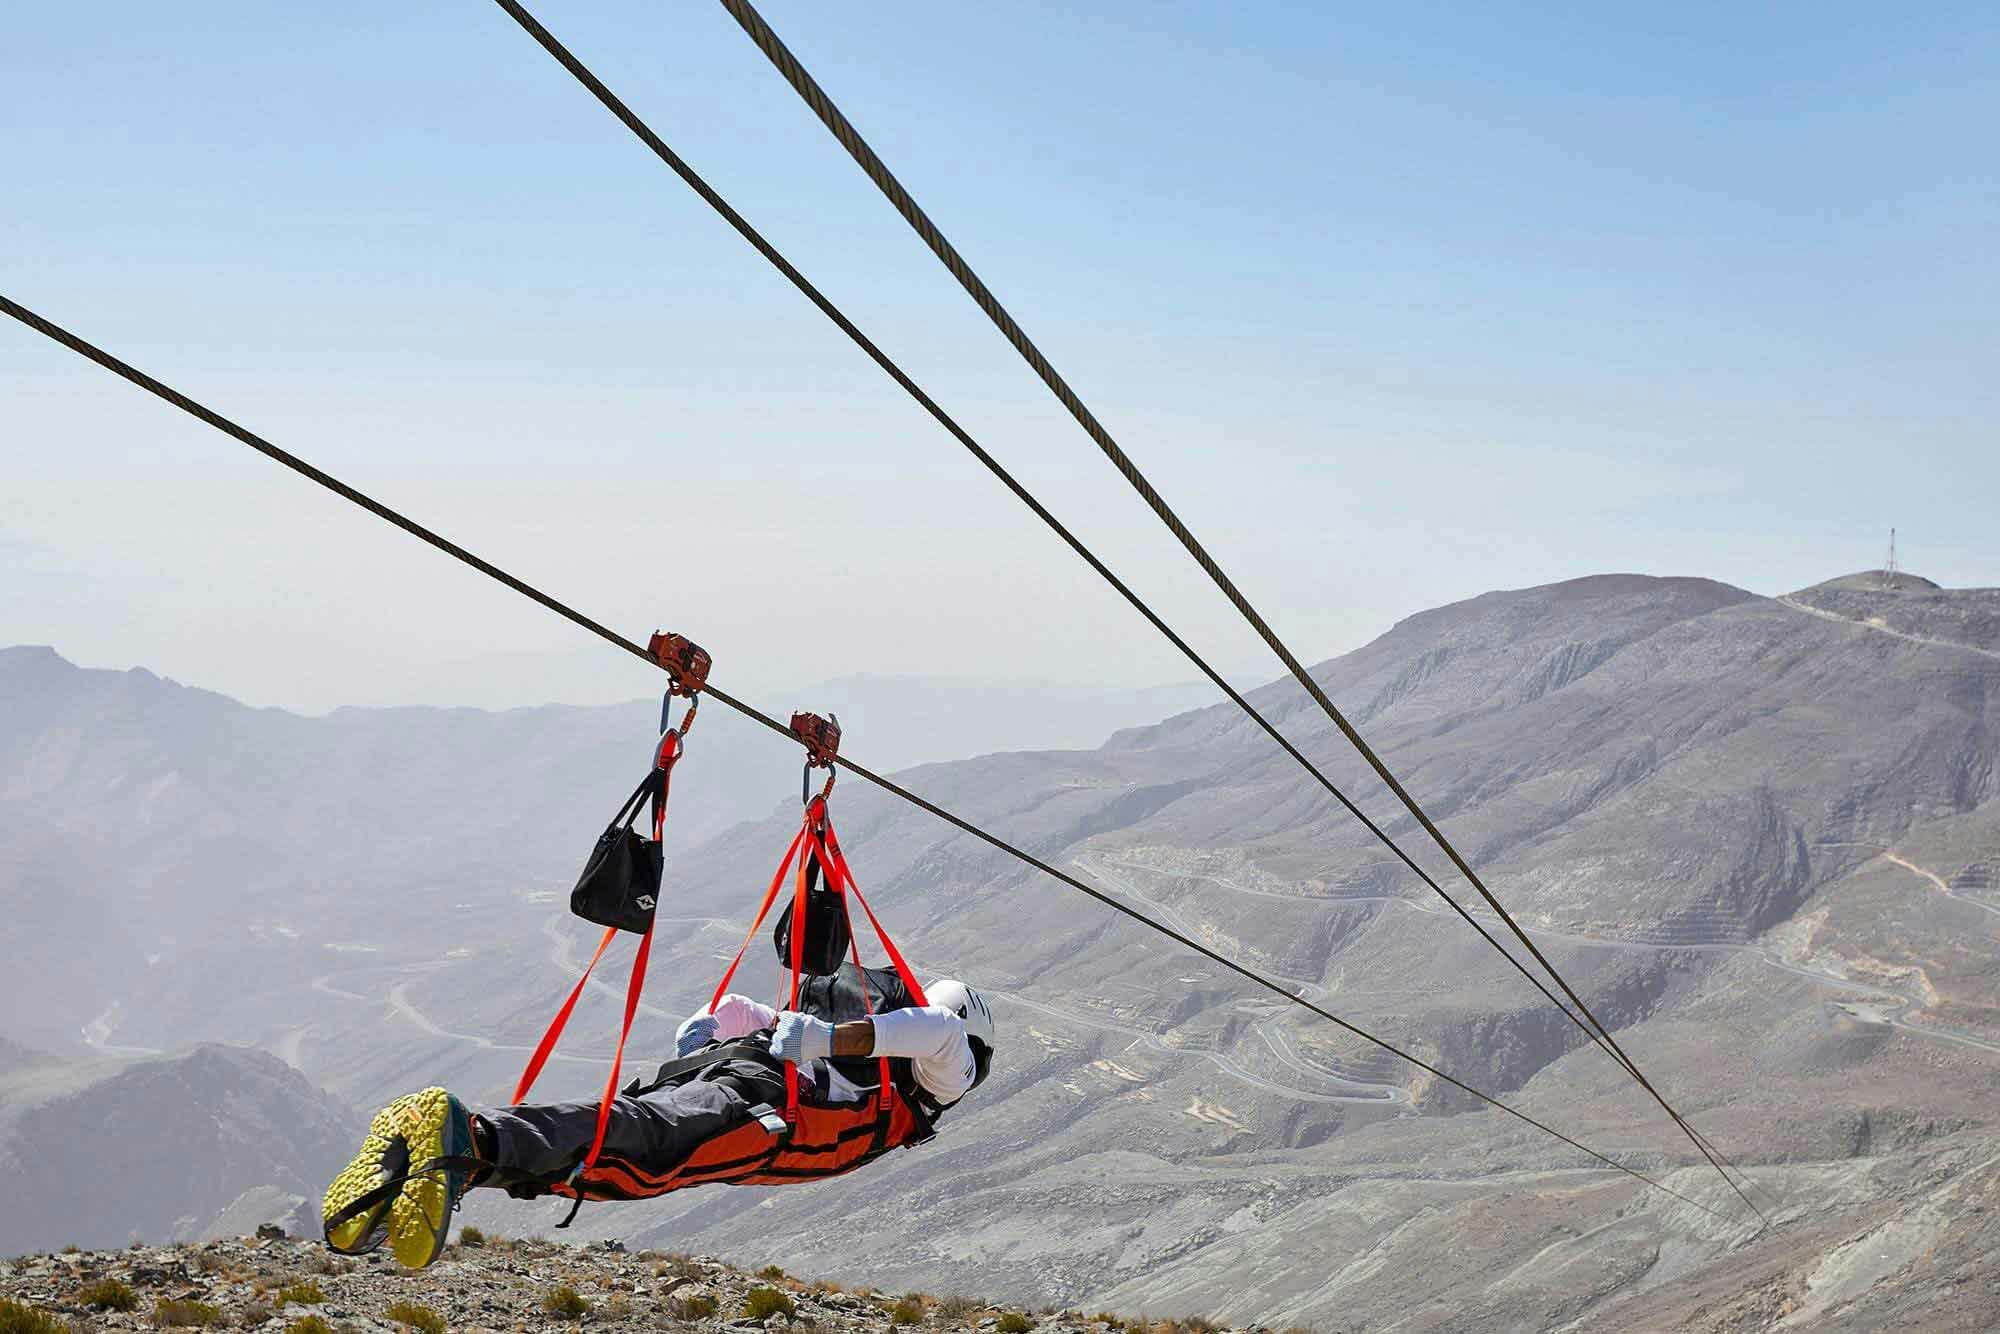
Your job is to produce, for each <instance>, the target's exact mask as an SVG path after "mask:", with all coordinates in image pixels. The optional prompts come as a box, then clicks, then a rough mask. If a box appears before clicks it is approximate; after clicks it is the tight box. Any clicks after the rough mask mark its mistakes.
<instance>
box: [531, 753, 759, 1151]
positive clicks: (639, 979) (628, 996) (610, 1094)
mask: <svg viewBox="0 0 2000 1334" xmlns="http://www.w3.org/2000/svg"><path fill="white" fill-rule="evenodd" d="M682 725H683V726H685V725H686V724H685V723H683V724H682ZM681 754H682V749H681V738H680V733H679V732H678V731H674V730H671V729H670V730H669V731H668V732H667V734H666V735H665V736H664V737H662V738H660V749H659V754H658V756H657V757H656V759H655V763H656V764H657V765H658V767H659V770H660V794H659V797H658V798H657V800H656V801H655V802H654V805H653V841H654V842H655V843H658V842H660V841H662V839H663V838H664V836H665V834H666V825H667V796H668V793H669V792H670V791H671V790H672V787H673V777H674V765H675V764H676V763H678V762H679V760H680V758H681ZM617 934H618V928H617V927H615V926H614V927H609V928H606V930H605V932H604V938H603V939H602V940H600V941H598V942H597V952H596V953H595V954H593V955H591V956H590V962H589V963H587V964H585V965H584V969H583V976H582V977H579V978H578V979H577V980H576V986H575V987H573V988H572V989H571V990H570V993H569V999H568V1000H565V1001H564V1002H563V1004H562V1008H561V1009H559V1010H557V1011H556V1017H555V1019H554V1020H552V1021H551V1022H550V1024H549V1030H548V1032H546V1033H544V1034H543V1035H542V1040H541V1042H539V1043H538V1044H536V1046H535V1052H534V1055H532V1056H530V1057H529V1058H528V1064H527V1067H526V1068H525V1069H523V1070H522V1071H521V1079H520V1082H519V1083H518V1084H516V1085H515V1086H514V1098H513V1101H514V1102H515V1103H516V1104H519V1103H522V1102H525V1101H526V1100H527V1097H528V1093H529V1090H531V1089H533V1088H534V1086H535V1080H536V1079H537V1078H538V1077H539V1076H540V1075H541V1073H542V1067H543V1066H544V1065H546V1064H547V1063H548V1059H549V1056H550V1055H551V1053H553V1052H554V1051H555V1049H556V1043H557V1042H558V1041H559V1040H560V1039H561V1038H562V1033H563V1029H564V1027H566V1026H567V1025H568V1023H569V1017H570V1014H571V1012H572V1011H574V1010H575V1009H576V1003H577V1001H578V999H579V998H581V997H582V995H583V988H584V986H585V984H587V983H588V982H589V981H590V973H591V970H592V969H594V968H596V967H597V964H598V961H599V960H600V959H602V958H603V957H604V951H605V950H606V949H608V948H609V947H610V945H611V939H612V937H613V936H616V935H617ZM652 952H653V928H652V926H651V925H650V924H649V925H648V926H647V927H646V933H645V934H644V935H642V936H640V937H639V948H638V949H637V950H636V951H634V952H633V955H632V976H631V979H630V980H629V981H628V982H627V983H626V984H625V1019H624V1022H623V1023H622V1024H621V1025H620V1026H619V1029H618V1045H617V1047H615V1048H614V1049H613V1050H612V1053H611V1075H610V1077H609V1078H608V1079H606V1080H605V1081H604V1096H603V1097H602V1098H600V1099H599V1100H598V1104H597V1133H596V1134H595V1135H594V1136H593V1137H592V1138H591V1141H590V1152H589V1153H588V1154H586V1155H584V1159H583V1167H586V1168H587V1167H589V1166H590V1165H591V1164H593V1163H595V1162H596V1161H597V1155H598V1154H599V1153H600V1152H601V1151H602V1150H603V1148H604V1134H605V1131H606V1130H608V1129H609V1128H610V1126H611V1100H612V1099H613V1098H615V1097H617V1096H618V1075H619V1073H620V1071H621V1070H622V1068H623V1066H624V1063H625V1042H626V1040H627V1039H628V1038H630V1037H631V1035H632V1021H633V1019H634V1018H635V1017H636V1016H637V1015H638V1013H639V995H640V993H641V992H643V991H644V990H645V989H646V961H647V959H649V958H650V957H651V955H652ZM738 957H739V958H740V957H741V955H740V954H739V956H738ZM734 966H735V965H733V964H732V965H731V968H732V969H733V968H734Z"/></svg>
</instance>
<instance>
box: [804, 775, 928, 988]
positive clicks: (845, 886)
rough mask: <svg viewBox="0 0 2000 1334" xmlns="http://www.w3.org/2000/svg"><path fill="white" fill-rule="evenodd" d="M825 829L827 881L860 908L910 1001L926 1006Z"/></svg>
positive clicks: (916, 983)
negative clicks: (836, 885) (833, 883)
mask: <svg viewBox="0 0 2000 1334" xmlns="http://www.w3.org/2000/svg"><path fill="white" fill-rule="evenodd" d="M823 814H824V812H823V811H822V815H823ZM825 827H826V835H825V838H824V839H823V840H822V841H821V846H822V847H823V848H824V849H825V851H826V861H827V865H828V867H829V868H830V869H829V872H828V877H829V881H830V882H833V879H834V877H838V880H837V883H838V884H839V886H840V888H841V890H842V891H843V893H851V894H853V895H854V901H855V902H856V903H858V904H860V905H861V911H862V912H864V913H866V914H867V915H868V925H869V926H871V927H873V928H874V929H875V938H876V939H877V940H879V941H881V942H882V950H883V952H884V953H886V954H887V955H888V956H889V962H890V963H891V964H893V965H894V966H895V969H896V975H897V976H898V977H900V978H902V980H903V986H904V988H905V989H906V990H908V991H909V993H910V999H911V1000H912V1001H914V1002H915V1003H916V1004H917V1005H919V1006H923V1005H928V1004H930V1001H929V999H928V998H926V997H925V995H924V988H923V984H922V983H921V982H919V981H917V975H916V972H915V971H914V970H913V969H912V968H911V967H910V964H909V961H908V960H907V959H905V958H904V957H903V952H902V951H901V950H899V949H897V948H896V942H895V941H893V940H891V939H890V938H889V933H888V932H887V931H885V930H883V929H882V922H881V919H880V918H878V917H876V916H875V910H874V909H873V908H871V907H869V906H868V900H867V899H866V898H864V897H862V894H861V886H860V885H858V884H856V883H855V880H854V871H853V868H851V867H850V866H848V864H847V855H846V854H845V853H843V852H842V851H841V850H840V840H839V839H838V838H837V837H836V836H835V835H834V832H833V823H832V821H831V820H827V821H825Z"/></svg>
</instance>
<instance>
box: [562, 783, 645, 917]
mask: <svg viewBox="0 0 2000 1334" xmlns="http://www.w3.org/2000/svg"><path fill="white" fill-rule="evenodd" d="M664 778H665V771H664V770H660V769H654V770H653V771H652V772H650V773H648V774H647V775H646V777H645V779H644V781H642V782H641V783H640V784H639V786H638V787H637V788H636V789H635V790H634V791H633V793H632V795H631V796H630V797H628V798H626V800H625V804H624V805H623V806H620V807H619V808H618V814H617V815H615V816H613V817H612V820H611V824H610V826H609V827H608V828H607V829H605V831H604V833H603V834H601V835H599V837H598V840H597V846H596V847H595V848H592V849H591V852H590V860H589V861H587V862H585V863H584V865H583V874H582V875H580V876H578V877H577V879H576V888H575V889H573V890H571V891H570V892H569V910H570V911H571V912H573V913H575V914H576V915H577V916H578V917H581V918H583V919H584V920H585V921H586V922H595V923H597V924H598V925H599V926H615V927H617V928H618V929H619V930H620V931H631V932H633V933H635V934H637V935H644V934H645V933H646V932H647V931H650V930H651V929H652V927H653V912H654V910H655V909H656V908H657V907H658V906H659V902H660V872H661V869H662V867H663V866H664V864H665V859H664V857H663V855H662V853H661V850H660V844H659V840H657V839H651V838H647V837H645V836H644V835H642V834H640V833H639V831H638V830H636V829H634V828H633V827H632V826H633V825H634V824H635V823H637V821H638V819H639V812H640V811H641V810H642V809H644V807H645V805H646V798H647V797H649V796H650V797H652V799H653V802H654V804H655V807H657V805H658V803H659V801H660V799H661V796H662V795H663V793H662V787H663V780H664Z"/></svg>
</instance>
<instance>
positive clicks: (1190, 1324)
mask: <svg viewBox="0 0 2000 1334" xmlns="http://www.w3.org/2000/svg"><path fill="white" fill-rule="evenodd" d="M1180 1326H1181V1328H1182V1329H1185V1330H1188V1331H1189V1332H1190V1334H1217V1331H1219V1330H1220V1329H1221V1328H1222V1326H1220V1325H1218V1324H1216V1323H1215V1322H1214V1321H1213V1320H1209V1319H1207V1318H1205V1317H1203V1316H1198V1315H1184V1316H1182V1317H1181V1319H1180Z"/></svg>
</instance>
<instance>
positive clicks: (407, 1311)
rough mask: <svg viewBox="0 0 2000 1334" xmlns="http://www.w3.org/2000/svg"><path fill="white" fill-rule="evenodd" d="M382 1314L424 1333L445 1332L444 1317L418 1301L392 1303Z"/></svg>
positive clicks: (442, 1333) (386, 1317) (441, 1333)
mask: <svg viewBox="0 0 2000 1334" xmlns="http://www.w3.org/2000/svg"><path fill="white" fill-rule="evenodd" d="M382 1315H383V1317H384V1318H385V1319H388V1320H393V1321H395V1322H396V1323H397V1324H399V1325H401V1326H403V1327H404V1328H405V1329H414V1330H419V1331H421V1332H422V1334H444V1317H443V1316H441V1315H439V1314H438V1313H437V1312H436V1311H433V1310H431V1308H430V1307H428V1306H423V1305H420V1304H418V1303H416V1302H395V1303H392V1304H391V1305H390V1307H389V1309H388V1310H386V1311H384V1312H383V1313H382Z"/></svg>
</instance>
